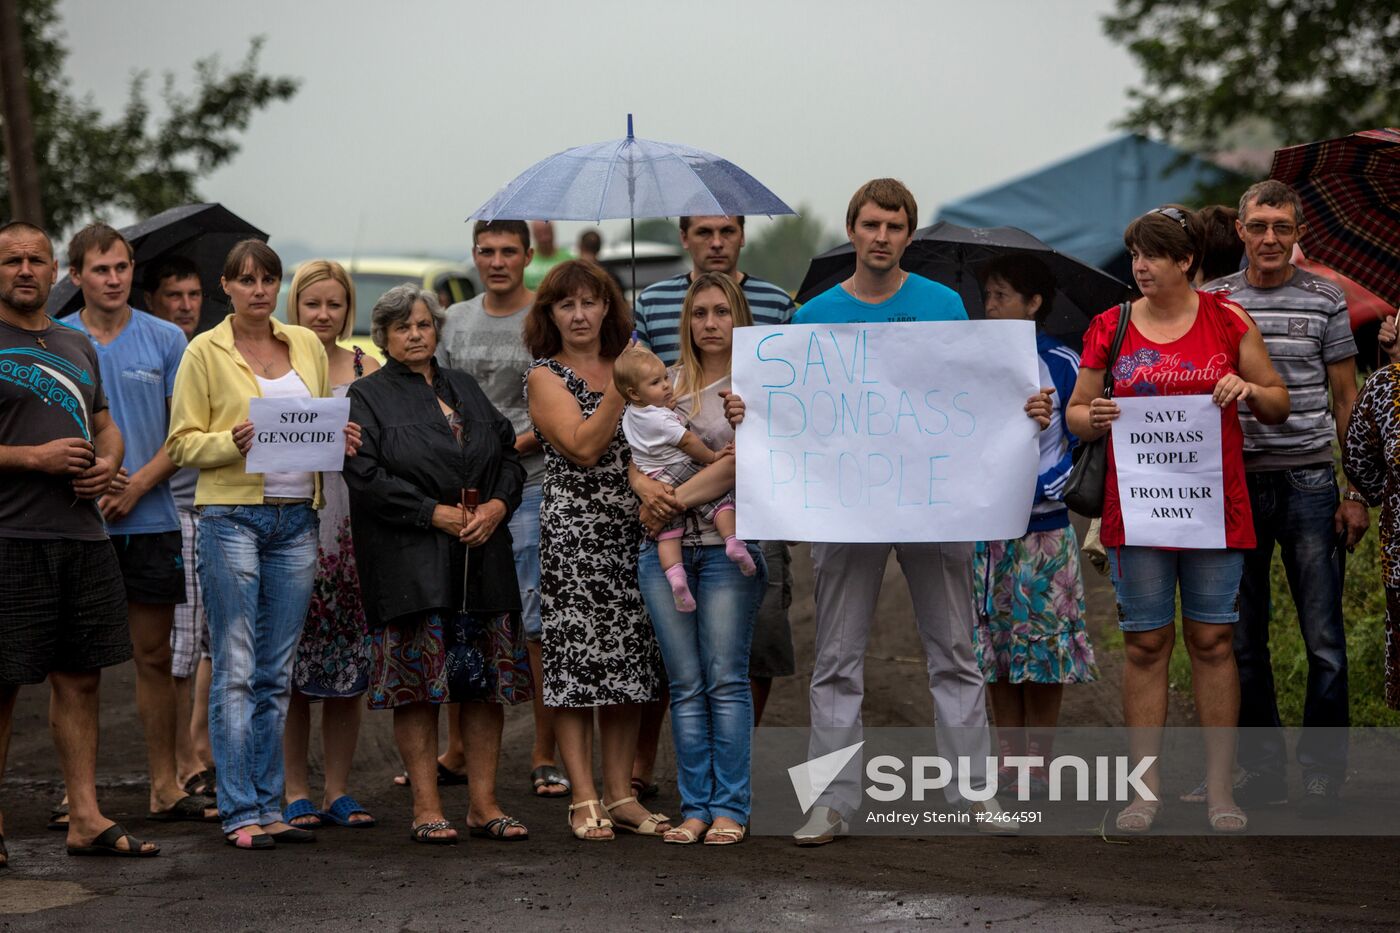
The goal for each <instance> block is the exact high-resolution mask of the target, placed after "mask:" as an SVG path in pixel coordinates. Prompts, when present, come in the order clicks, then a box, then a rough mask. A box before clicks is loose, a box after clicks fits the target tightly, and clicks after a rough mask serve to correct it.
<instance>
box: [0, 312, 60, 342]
mask: <svg viewBox="0 0 1400 933" xmlns="http://www.w3.org/2000/svg"><path fill="white" fill-rule="evenodd" d="M43 318H44V329H43V330H42V331H37V332H36V331H33V330H30V329H29V328H28V327H24V326H22V325H20V324H16V323H15V322H14V321H12V320H10V316H9V315H8V314H6V315H0V321H4V322H5V323H6V324H8V325H10V326H11V327H13V328H14V329H15V330H22V331H24V332H25V333H27V334H29V336H31V337H33V338H34V342H35V343H37V344H38V345H39V347H40V348H41V349H44V350H47V349H48V348H49V345H48V344H47V343H44V333H45V332H47V331H48V329H49V327H51V326H52V325H53V318H51V317H49V316H48V315H47V314H45V315H43Z"/></svg>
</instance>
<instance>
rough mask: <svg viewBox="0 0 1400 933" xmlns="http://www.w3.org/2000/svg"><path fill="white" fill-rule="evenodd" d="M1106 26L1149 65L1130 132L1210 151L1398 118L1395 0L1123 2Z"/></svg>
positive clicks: (1399, 50)
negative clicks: (1248, 140)
mask: <svg viewBox="0 0 1400 933" xmlns="http://www.w3.org/2000/svg"><path fill="white" fill-rule="evenodd" d="M1103 25H1104V31H1105V32H1106V33H1107V34H1108V36H1109V37H1110V38H1111V39H1113V40H1115V41H1117V42H1119V43H1121V44H1122V45H1124V46H1125V47H1126V48H1127V50H1128V51H1129V53H1131V54H1132V56H1133V57H1134V58H1135V59H1137V62H1138V64H1139V65H1141V66H1142V69H1143V83H1142V86H1141V87H1138V88H1134V89H1131V90H1130V91H1129V97H1130V99H1131V100H1132V102H1133V103H1132V109H1131V110H1130V111H1129V113H1128V115H1127V117H1126V118H1125V119H1124V121H1123V122H1124V124H1125V125H1126V126H1128V127H1130V128H1132V129H1136V130H1140V131H1142V132H1147V133H1156V134H1158V135H1161V136H1164V137H1166V138H1168V139H1171V140H1173V141H1175V142H1178V143H1181V144H1184V145H1186V146H1189V147H1190V148H1193V149H1196V150H1198V151H1205V152H1212V151H1219V150H1221V149H1225V148H1229V147H1230V146H1231V145H1234V144H1237V143H1236V142H1235V141H1234V140H1233V138H1232V134H1237V133H1239V132H1240V131H1241V130H1242V129H1243V131H1245V132H1254V133H1257V132H1258V130H1259V129H1260V128H1262V129H1264V130H1266V131H1267V133H1266V135H1267V136H1268V137H1270V138H1271V146H1272V145H1293V144H1297V143H1304V142H1309V141H1311V140H1316V139H1327V138H1330V137H1334V136H1342V135H1345V134H1347V133H1351V132H1354V131H1356V130H1363V129H1371V128H1373V127H1377V126H1395V125H1397V124H1400V5H1398V4H1397V3H1396V2H1395V0H1117V9H1116V11H1115V13H1113V14H1111V15H1108V16H1106V17H1104V20H1103Z"/></svg>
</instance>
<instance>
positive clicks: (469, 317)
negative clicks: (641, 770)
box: [437, 220, 569, 797]
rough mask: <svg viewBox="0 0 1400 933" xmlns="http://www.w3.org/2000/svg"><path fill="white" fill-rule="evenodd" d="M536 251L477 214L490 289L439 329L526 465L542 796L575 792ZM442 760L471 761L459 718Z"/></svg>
mask: <svg viewBox="0 0 1400 933" xmlns="http://www.w3.org/2000/svg"><path fill="white" fill-rule="evenodd" d="M533 258H534V252H533V250H531V249H530V228H529V227H527V226H526V225H525V223H524V221H519V220H495V221H490V222H487V221H484V220H483V221H477V224H476V227H475V228H474V229H473V231H472V260H473V261H474V262H475V263H476V269H477V272H479V273H480V274H481V281H482V283H483V284H484V285H485V286H486V290H485V291H484V292H482V293H481V294H480V295H478V296H476V297H475V298H472V299H471V300H469V301H462V302H458V303H457V304H455V305H452V307H450V308H448V309H447V320H446V321H445V322H444V323H443V325H442V333H441V334H440V335H439V337H438V350H437V361H438V365H439V366H445V367H447V368H448V369H460V370H462V371H463V372H465V373H468V374H470V375H471V376H472V378H474V379H475V380H476V381H477V384H478V385H480V386H481V390H482V391H483V392H485V393H486V397H487V398H488V399H490V400H491V404H493V405H495V406H496V408H497V409H499V410H500V412H501V414H503V415H505V416H506V417H507V418H509V419H510V423H511V425H512V426H514V428H515V450H516V452H517V453H519V454H520V462H521V463H522V464H523V465H524V467H525V488H524V490H523V491H522V495H521V498H520V507H519V508H518V509H516V510H515V514H514V515H512V516H511V518H510V535H511V539H512V541H513V544H514V547H515V576H516V578H517V582H518V583H519V585H520V603H521V613H520V617H521V621H522V623H523V625H524V627H525V640H526V647H527V648H528V649H529V652H530V672H531V674H532V675H533V676H534V679H535V685H536V689H535V747H534V751H533V752H532V753H531V761H530V766H531V768H532V769H533V770H532V771H531V773H530V780H531V783H532V784H533V785H534V788H535V793H536V794H537V795H539V796H541V797H562V796H564V795H565V794H567V793H568V792H569V785H568V783H567V780H566V779H565V777H564V775H563V774H561V773H560V771H559V769H558V767H557V766H556V764H555V757H554V717H553V714H552V713H551V712H550V710H549V708H548V707H546V706H545V705H544V694H543V691H541V690H540V689H539V684H541V683H542V682H543V681H542V679H541V673H540V499H541V486H542V484H543V482H544V450H542V449H541V448H540V444H539V441H537V440H536V439H535V432H534V427H533V426H532V425H531V424H530V411H529V409H528V407H527V406H526V404H525V391H524V389H525V371H526V370H528V369H529V368H530V363H531V359H530V353H529V351H528V350H526V349H525V341H524V339H523V337H522V334H521V331H522V329H523V328H524V326H525V318H526V316H527V315H528V314H529V313H530V306H531V305H532V304H534V301H535V293H534V292H532V291H530V290H529V289H528V288H526V287H525V267H526V266H528V265H529V264H530V260H531V259H533ZM449 736H450V739H449V743H448V747H447V754H446V755H444V756H443V759H444V760H443V761H442V764H443V766H444V767H447V768H449V769H452V770H460V769H461V768H462V767H464V766H465V764H466V757H465V755H464V754H463V751H462V741H461V732H460V730H458V729H457V728H456V724H455V723H454V724H453V728H452V729H451V730H450V731H449Z"/></svg>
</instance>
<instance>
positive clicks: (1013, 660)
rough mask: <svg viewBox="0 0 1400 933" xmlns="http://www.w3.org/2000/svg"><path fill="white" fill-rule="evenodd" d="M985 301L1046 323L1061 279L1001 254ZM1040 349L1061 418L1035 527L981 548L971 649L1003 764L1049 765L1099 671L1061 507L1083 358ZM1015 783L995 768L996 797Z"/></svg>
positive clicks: (1038, 778) (1052, 347)
mask: <svg viewBox="0 0 1400 933" xmlns="http://www.w3.org/2000/svg"><path fill="white" fill-rule="evenodd" d="M982 293H983V305H984V307H985V308H986V310H987V317H988V318H992V319H1002V320H1033V321H1035V322H1037V323H1040V322H1042V321H1044V320H1045V319H1046V318H1047V317H1048V316H1049V314H1050V309H1051V306H1052V304H1053V303H1054V298H1055V279H1054V276H1053V275H1052V274H1051V273H1050V270H1049V269H1047V268H1046V267H1045V265H1044V264H1043V263H1041V262H1040V261H1039V260H1036V259H1034V258H1032V257H1030V256H1020V255H1016V256H1004V257H1001V258H999V259H995V260H993V261H992V262H991V263H990V264H989V265H988V266H987V269H986V270H985V271H984V273H983V280H982ZM1036 351H1037V353H1038V355H1039V357H1040V385H1043V386H1048V385H1053V386H1054V387H1055V392H1054V394H1053V395H1052V396H1051V399H1052V400H1053V402H1054V406H1055V411H1054V413H1053V414H1052V415H1051V420H1050V426H1049V427H1048V428H1046V429H1045V430H1044V431H1042V432H1041V434H1040V466H1039V468H1038V469H1037V470H1036V473H1037V478H1036V484H1035V504H1034V505H1033V506H1032V509H1031V521H1030V527H1029V529H1028V530H1027V532H1026V534H1025V535H1023V536H1022V537H1020V538H1017V539H1015V540H1013V541H987V542H983V543H981V544H979V545H978V546H977V563H976V573H975V577H974V584H973V585H974V593H975V594H976V598H977V607H978V623H977V627H976V629H974V631H973V649H974V651H975V652H976V654H977V660H978V662H979V663H980V664H981V666H982V672H983V674H984V675H985V676H986V678H987V692H988V694H989V695H990V696H991V701H992V715H993V717H994V718H995V719H996V727H997V742H998V745H999V751H1000V753H1001V756H1002V757H1003V758H1005V757H1007V756H1008V755H1030V756H1039V757H1042V758H1044V759H1045V760H1046V762H1049V760H1050V758H1051V744H1052V739H1053V735H1054V729H1055V724H1056V722H1057V721H1058V720H1059V718H1060V699H1061V697H1062V695H1063V694H1064V685H1065V684H1078V683H1087V682H1088V681H1091V680H1094V679H1095V678H1097V676H1098V669H1097V667H1096V666H1095V664H1094V649H1093V647H1092V646H1091V645H1090V644H1089V635H1088V633H1087V632H1086V631H1085V629H1084V582H1083V580H1082V578H1081V577H1080V566H1079V545H1078V542H1077V541H1076V540H1075V534H1074V529H1073V528H1072V527H1070V523H1069V509H1067V508H1066V507H1065V504H1064V502H1063V501H1062V497H1063V495H1064V483H1065V480H1066V478H1067V477H1068V476H1069V470H1070V467H1071V465H1072V460H1071V457H1070V452H1071V451H1072V450H1073V449H1074V446H1075V443H1076V440H1075V437H1074V435H1073V434H1071V433H1070V432H1069V429H1068V427H1067V426H1066V424H1065V416H1064V410H1065V405H1066V403H1067V402H1068V401H1069V397H1070V394H1071V393H1072V392H1073V391H1074V383H1075V379H1076V378H1077V377H1078V374H1079V356H1078V355H1077V354H1076V353H1075V352H1074V351H1073V350H1071V349H1070V348H1069V347H1066V346H1065V345H1064V344H1063V343H1061V342H1060V341H1058V340H1056V339H1055V338H1054V337H1051V336H1050V335H1049V334H1045V333H1039V332H1038V333H1037V334H1036ZM1047 379H1049V380H1051V381H1049V382H1047V381H1046V380H1047ZM1046 773H1047V767H1046V766H1041V767H1039V768H1032V769H1031V771H1030V773H1029V785H1030V786H1029V788H1028V789H1027V790H1028V792H1029V794H1030V795H1031V796H1032V797H1043V796H1045V794H1046V793H1047V792H1048V789H1049V785H1048V782H1047V780H1046ZM1016 779H1017V772H1016V770H1015V769H1012V768H1006V767H1003V768H1001V769H999V770H998V772H997V786H998V789H999V792H1000V793H1006V794H1019V792H1020V791H1021V790H1022V788H1020V787H1019V786H1018V785H1017V783H1016Z"/></svg>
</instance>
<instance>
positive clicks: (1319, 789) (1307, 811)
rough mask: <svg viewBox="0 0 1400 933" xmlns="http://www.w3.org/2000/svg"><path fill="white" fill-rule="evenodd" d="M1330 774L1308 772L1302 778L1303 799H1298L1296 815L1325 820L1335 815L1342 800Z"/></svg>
mask: <svg viewBox="0 0 1400 933" xmlns="http://www.w3.org/2000/svg"><path fill="white" fill-rule="evenodd" d="M1339 783H1340V782H1339V781H1336V780H1333V778H1332V777H1331V776H1330V775H1326V774H1310V775H1308V776H1307V777H1305V778H1303V799H1302V800H1300V801H1298V815H1299V816H1301V817H1303V819H1306V820H1326V819H1331V818H1332V817H1335V816H1337V815H1338V814H1339V813H1340V812H1341V810H1342V801H1341V799H1340V797H1339V796H1338V794H1337V791H1338V786H1337V785H1338V784H1339Z"/></svg>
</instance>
